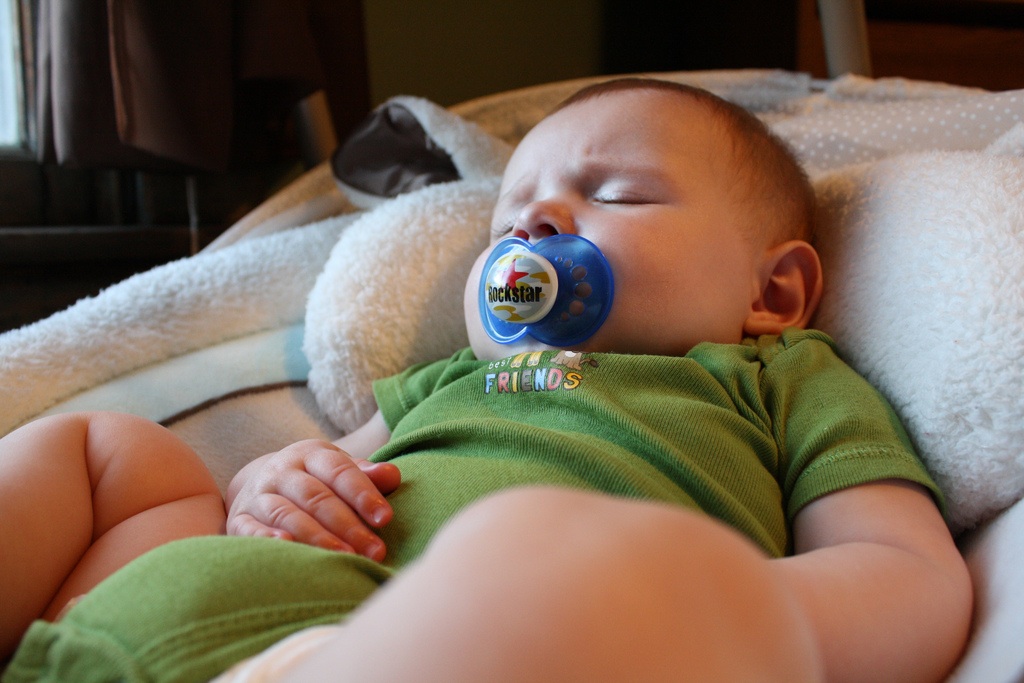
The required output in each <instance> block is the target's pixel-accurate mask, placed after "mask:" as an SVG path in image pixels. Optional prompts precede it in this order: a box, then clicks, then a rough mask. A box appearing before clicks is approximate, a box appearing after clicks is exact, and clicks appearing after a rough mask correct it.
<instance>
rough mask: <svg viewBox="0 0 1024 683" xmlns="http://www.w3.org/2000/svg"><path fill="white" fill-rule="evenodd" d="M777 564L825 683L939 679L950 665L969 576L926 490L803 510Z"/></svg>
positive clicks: (968, 599) (862, 496)
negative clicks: (788, 553) (790, 549)
mask: <svg viewBox="0 0 1024 683" xmlns="http://www.w3.org/2000/svg"><path fill="white" fill-rule="evenodd" d="M793 533H794V538H795V543H796V547H795V550H796V554H795V555H794V556H793V557H789V558H786V559H783V560H778V561H777V567H778V568H779V569H780V571H781V572H782V575H783V578H784V580H785V581H787V582H788V583H789V585H790V586H791V587H792V590H793V592H794V593H795V595H796V596H797V599H798V601H799V602H800V603H801V605H802V606H803V609H804V611H805V613H806V615H807V617H808V619H809V620H810V622H811V626H812V629H813V631H814V632H815V633H816V634H817V639H818V643H819V646H820V648H821V652H822V654H823V659H824V665H825V669H826V674H827V675H826V678H827V680H829V681H844V680H857V679H864V678H865V677H868V678H871V679H873V680H887V681H916V680H922V681H924V680H939V679H940V678H941V677H942V676H943V675H944V674H946V673H948V671H949V669H950V668H951V667H952V666H953V664H954V663H955V662H956V661H957V658H958V657H959V655H960V652H961V649H962V648H963V646H964V643H965V641H966V638H967V634H968V630H969V626H970V620H971V606H972V590H971V583H970V577H969V575H968V573H967V568H966V565H965V564H964V561H963V558H962V557H961V556H960V553H959V552H958V551H957V549H956V546H955V545H954V543H953V540H952V538H951V536H950V533H949V531H948V529H947V528H946V525H945V523H944V522H943V520H942V517H941V515H940V514H939V512H938V510H937V509H936V507H935V504H934V503H933V502H932V500H931V498H930V496H929V495H928V494H927V493H926V492H925V491H924V489H922V488H920V487H918V486H917V485H914V484H909V483H905V482H896V481H887V482H880V483H876V484H867V485H863V486H857V487H854V488H850V489H846V490H843V491H839V492H837V493H833V494H830V495H828V496H825V497H823V498H820V499H818V500H817V501H815V502H813V503H811V504H809V505H808V506H807V507H806V508H804V510H803V511H801V512H800V513H798V515H797V517H796V519H795V522H794V529H793Z"/></svg>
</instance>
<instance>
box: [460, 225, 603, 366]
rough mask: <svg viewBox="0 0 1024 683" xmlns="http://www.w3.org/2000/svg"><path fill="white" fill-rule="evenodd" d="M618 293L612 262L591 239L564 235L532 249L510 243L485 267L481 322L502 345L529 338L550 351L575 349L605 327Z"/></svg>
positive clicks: (498, 249)
mask: <svg viewBox="0 0 1024 683" xmlns="http://www.w3.org/2000/svg"><path fill="white" fill-rule="evenodd" d="M614 289H615V288H614V282H613V278H612V269H611V267H610V266H609V265H608V261H607V260H606V259H605V257H604V254H602V253H601V250H600V249H598V248H597V246H596V245H594V243H593V242H591V241H589V240H587V239H584V238H582V237H579V236H577V235H568V234H564V235H563V234H559V235H552V236H551V237H545V238H544V239H542V240H540V241H539V242H537V243H536V244H535V245H531V244H530V243H529V242H527V241H526V240H524V239H521V238H519V237H506V238H505V239H503V240H502V241H501V242H499V243H498V244H497V246H496V247H495V248H494V250H493V251H492V252H491V255H490V256H489V257H488V258H487V261H486V262H485V263H484V267H483V272H482V275H481V277H480V317H481V318H482V320H483V326H484V331H485V332H487V336H489V337H490V338H491V339H493V340H494V341H496V342H498V343H500V344H510V343H512V342H514V341H516V340H517V339H519V338H521V337H522V336H523V335H526V334H529V335H530V336H531V337H533V338H534V339H536V340H537V341H539V342H541V343H543V344H547V345H549V346H558V347H564V346H574V345H576V344H579V343H580V342H582V341H584V340H586V339H588V338H589V337H590V336H591V335H593V334H594V332H596V331H597V329H598V328H599V327H601V325H602V323H604V321H605V318H607V317H608V311H609V310H610V309H611V306H612V295H613V293H614Z"/></svg>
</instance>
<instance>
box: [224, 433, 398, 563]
mask: <svg viewBox="0 0 1024 683" xmlns="http://www.w3.org/2000/svg"><path fill="white" fill-rule="evenodd" d="M400 481H401V475H400V474H399V472H398V468H397V467H395V466H394V465H392V464H390V463H371V462H369V461H367V460H358V459H355V458H351V457H349V455H348V454H347V453H345V452H344V451H343V450H341V449H340V448H338V447H337V446H335V445H334V444H331V443H328V442H326V441H316V440H311V441H300V442H298V443H296V444H292V445H291V446H288V447H287V448H285V449H283V450H281V451H278V452H277V453H270V454H267V455H265V456H263V457H262V458H259V459H257V460H254V461H252V462H251V463H249V464H248V465H246V466H245V467H243V468H242V469H241V470H240V471H239V472H238V474H237V475H235V478H234V479H233V480H232V481H231V484H230V486H229V487H228V494H227V496H226V502H227V505H228V521H227V532H228V533H229V534H232V535H235V536H264V537H273V538H282V539H286V540H294V541H299V542H301V543H306V544H309V545H315V546H319V547H321V548H327V549H332V550H342V551H348V552H355V553H358V554H360V555H365V556H366V557H369V558H370V559H373V560H378V561H379V560H382V559H384V555H385V552H386V549H385V547H384V542H383V541H382V540H381V539H380V538H379V537H378V536H377V535H376V534H375V533H373V532H372V531H371V530H370V528H369V527H374V528H380V527H382V526H384V525H385V524H387V523H388V522H389V521H391V517H392V514H393V511H392V509H391V506H390V505H389V504H388V502H387V500H385V498H384V495H385V494H388V493H391V492H392V491H394V490H395V489H396V488H398V484H399V482H400Z"/></svg>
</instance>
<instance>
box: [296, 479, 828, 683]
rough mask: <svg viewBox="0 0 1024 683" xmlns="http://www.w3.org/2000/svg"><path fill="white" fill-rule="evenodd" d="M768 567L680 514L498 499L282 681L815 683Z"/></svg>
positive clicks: (549, 497)
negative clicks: (335, 677) (323, 675)
mask: <svg viewBox="0 0 1024 683" xmlns="http://www.w3.org/2000/svg"><path fill="white" fill-rule="evenodd" d="M769 564H770V563H769V561H768V560H767V559H766V557H765V556H764V554H763V553H762V552H761V551H760V550H758V549H757V548H755V547H754V546H753V545H752V544H751V543H750V542H749V541H747V540H746V539H745V538H742V537H741V536H739V535H738V534H736V533H735V532H733V531H732V530H730V529H727V528H726V527H724V526H723V525H721V524H719V523H717V522H715V521H713V520H710V519H708V518H706V517H704V516H702V515H698V514H694V513H691V512H688V511H685V510H680V509H677V508H671V507H667V506H665V505H658V504H650V503H643V502H639V501H633V500H624V499H616V498H611V497H608V496H600V495H594V494H588V493H583V492H576V491H568V490H553V489H524V490H521V491H513V492H508V493H504V494H500V495H498V496H495V497H492V498H490V499H487V500H485V501H483V502H482V503H478V504H476V505H475V506H473V507H471V508H469V509H468V510H467V511H466V512H465V513H463V514H462V515H460V516H459V517H458V518H457V519H456V520H455V521H454V522H453V523H452V524H450V525H449V526H448V527H446V528H445V529H444V530H443V531H442V532H441V533H440V534H439V535H438V537H437V538H436V539H435V541H434V542H433V543H432V545H431V546H430V548H429V549H428V550H427V552H426V553H425V554H424V556H423V557H422V558H421V559H420V560H419V561H417V562H415V563H413V564H412V565H410V566H409V567H408V568H407V569H406V570H404V571H403V572H402V573H400V574H399V575H398V576H397V577H396V578H395V579H393V580H392V582H391V583H389V584H388V585H386V586H385V587H384V588H383V589H381V590H380V591H379V592H378V593H377V594H376V595H375V596H374V597H373V598H371V599H370V600H369V601H368V602H367V603H366V604H365V605H364V606H363V607H362V608H360V610H359V611H357V612H355V613H354V614H353V617H352V618H351V620H350V621H348V622H346V624H345V625H344V626H343V627H342V628H341V629H340V631H339V633H338V635H337V636H335V638H334V639H333V641H332V642H328V643H327V644H325V645H323V646H322V647H320V648H319V649H318V650H317V651H316V652H315V654H313V655H311V656H309V658H308V659H306V660H305V661H303V662H302V664H301V665H299V666H297V667H296V669H295V670H294V671H293V677H291V678H288V679H287V680H296V681H305V680H308V681H314V680H320V679H318V678H317V673H316V672H317V671H318V670H319V671H325V670H329V671H335V670H342V669H343V670H345V671H346V672H347V673H349V674H350V675H351V677H352V680H359V681H376V680H381V681H388V680H418V681H435V680H436V681H440V680H444V681H480V680H486V681H566V680H643V681H659V680H665V681H676V680H680V679H683V680H716V681H717V680H721V681H741V680H742V681H746V680H759V681H770V680H778V681H809V680H815V679H820V678H821V676H820V666H819V662H818V656H817V651H816V648H815V644H814V640H813V637H812V635H811V633H810V629H809V628H808V627H807V625H806V623H805V621H804V620H803V619H802V617H801V613H800V612H799V609H798V608H797V607H796V605H795V602H794V601H793V600H791V599H789V598H788V597H787V596H788V594H787V593H786V591H785V590H784V589H783V588H782V586H781V585H780V582H779V580H778V579H777V578H776V577H775V575H774V572H773V571H772V570H770V569H769Z"/></svg>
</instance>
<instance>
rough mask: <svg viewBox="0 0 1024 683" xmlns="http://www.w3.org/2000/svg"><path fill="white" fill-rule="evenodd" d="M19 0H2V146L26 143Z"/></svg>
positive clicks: (9, 147)
mask: <svg viewBox="0 0 1024 683" xmlns="http://www.w3.org/2000/svg"><path fill="white" fill-rule="evenodd" d="M19 16H20V13H19V7H18V0H0V148H2V149H3V151H5V152H8V151H13V150H21V149H24V148H25V146H26V142H27V140H26V137H27V136H26V126H25V105H24V98H25V88H24V80H23V78H24V74H23V72H22V68H21V64H22V59H21V57H22V51H21V46H22V42H21V31H20V19H19Z"/></svg>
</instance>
